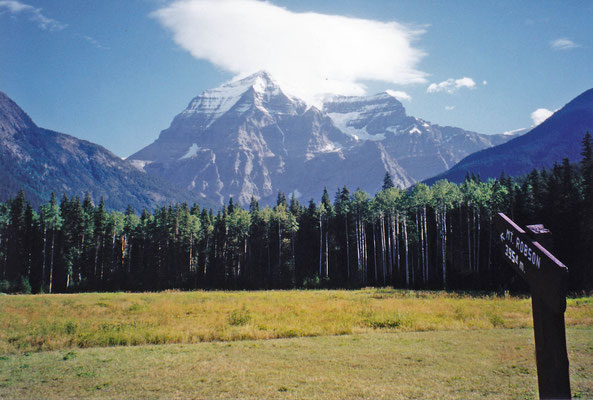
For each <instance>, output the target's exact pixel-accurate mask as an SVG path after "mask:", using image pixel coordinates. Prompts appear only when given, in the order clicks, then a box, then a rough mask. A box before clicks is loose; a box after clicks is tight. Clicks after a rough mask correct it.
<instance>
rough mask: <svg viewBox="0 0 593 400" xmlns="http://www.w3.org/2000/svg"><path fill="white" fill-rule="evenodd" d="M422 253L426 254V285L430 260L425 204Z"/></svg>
mask: <svg viewBox="0 0 593 400" xmlns="http://www.w3.org/2000/svg"><path fill="white" fill-rule="evenodd" d="M423 226H424V251H425V253H426V255H425V257H424V259H425V260H426V283H425V284H426V285H428V282H429V278H430V276H429V268H430V258H429V254H428V246H429V242H428V218H427V215H426V204H425V205H424V225H423Z"/></svg>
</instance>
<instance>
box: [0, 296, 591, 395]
mask: <svg viewBox="0 0 593 400" xmlns="http://www.w3.org/2000/svg"><path fill="white" fill-rule="evenodd" d="M566 322H567V343H568V348H569V359H570V367H571V382H572V386H573V395H574V396H575V397H577V398H578V397H585V398H587V397H588V398H592V397H593V298H592V297H582V298H573V299H568V307H567V311H566ZM531 323H532V321H531V301H530V299H529V298H527V297H525V298H520V297H512V296H503V297H499V296H488V295H472V294H459V293H446V292H415V291H404V290H394V289H364V290H353V291H342V290H319V291H257V292H176V291H169V292H162V293H89V294H73V295H32V296H26V295H22V296H21V295H18V296H1V297H0V398H163V397H164V398H340V399H341V398H451V399H453V398H476V397H479V398H492V399H495V398H534V397H536V396H537V375H536V370H535V360H534V348H533V331H532V329H531ZM261 339H279V340H261ZM121 346H125V347H121Z"/></svg>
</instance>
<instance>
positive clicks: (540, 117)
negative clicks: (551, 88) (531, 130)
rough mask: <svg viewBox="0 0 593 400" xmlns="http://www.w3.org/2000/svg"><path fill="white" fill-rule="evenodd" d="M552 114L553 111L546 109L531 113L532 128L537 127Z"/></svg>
mask: <svg viewBox="0 0 593 400" xmlns="http://www.w3.org/2000/svg"><path fill="white" fill-rule="evenodd" d="M552 114H554V111H550V110H548V109H547V108H538V109H537V110H535V111H534V112H532V113H531V119H532V120H533V126H538V125H539V124H541V123H542V122H544V121H545V120H547V119H548V118H550V117H551V116H552Z"/></svg>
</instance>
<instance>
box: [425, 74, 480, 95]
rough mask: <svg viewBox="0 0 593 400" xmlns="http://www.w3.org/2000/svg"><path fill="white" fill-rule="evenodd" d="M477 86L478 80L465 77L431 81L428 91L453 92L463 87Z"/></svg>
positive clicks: (472, 87)
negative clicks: (437, 81)
mask: <svg viewBox="0 0 593 400" xmlns="http://www.w3.org/2000/svg"><path fill="white" fill-rule="evenodd" d="M475 87H476V82H474V80H473V79H472V78H468V77H463V78H459V79H453V78H451V79H447V80H446V81H443V82H440V83H431V84H430V86H428V89H426V91H427V92H428V93H439V92H445V93H449V94H451V93H455V92H457V91H459V90H460V89H462V88H468V89H475Z"/></svg>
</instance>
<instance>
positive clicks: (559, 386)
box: [495, 213, 571, 399]
mask: <svg viewBox="0 0 593 400" xmlns="http://www.w3.org/2000/svg"><path fill="white" fill-rule="evenodd" d="M495 227H496V229H497V233H498V237H499V239H500V247H501V251H502V254H503V258H504V259H505V260H506V261H507V262H508V263H509V264H510V265H511V266H512V267H513V268H514V269H515V271H517V272H518V273H519V275H521V277H522V278H523V279H525V280H526V281H527V282H528V283H529V287H530V290H531V307H532V312H533V331H534V336H535V353H536V364H537V380H538V388H539V396H540V399H570V398H571V392H570V376H569V368H568V366H569V364H568V355H567V352H566V332H565V323H564V311H565V310H566V284H567V281H568V279H567V278H568V268H567V267H566V266H565V265H564V264H562V263H561V262H560V261H559V260H558V259H556V257H554V256H553V255H552V254H551V253H550V252H549V251H548V250H546V248H544V247H543V246H542V243H545V244H546V245H547V246H548V247H551V246H550V244H551V236H550V235H551V234H550V232H549V231H548V230H547V229H545V228H544V227H543V226H542V225H530V226H528V227H527V232H526V231H524V230H523V229H521V228H520V227H519V226H518V225H517V224H515V223H514V222H513V221H512V220H511V219H510V218H508V217H507V216H506V215H504V214H503V213H499V214H498V215H497V217H496V219H495ZM540 242H542V243H540Z"/></svg>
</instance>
